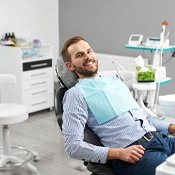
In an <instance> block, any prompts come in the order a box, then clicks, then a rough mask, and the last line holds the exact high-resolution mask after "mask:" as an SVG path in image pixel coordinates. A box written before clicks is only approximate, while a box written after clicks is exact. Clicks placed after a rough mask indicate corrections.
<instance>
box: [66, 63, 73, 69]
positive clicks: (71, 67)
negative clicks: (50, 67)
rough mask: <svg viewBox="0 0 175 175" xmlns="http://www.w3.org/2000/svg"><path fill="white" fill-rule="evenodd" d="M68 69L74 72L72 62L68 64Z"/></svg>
mask: <svg viewBox="0 0 175 175" xmlns="http://www.w3.org/2000/svg"><path fill="white" fill-rule="evenodd" d="M66 67H67V68H68V69H69V70H71V71H74V67H73V66H72V63H71V62H66Z"/></svg>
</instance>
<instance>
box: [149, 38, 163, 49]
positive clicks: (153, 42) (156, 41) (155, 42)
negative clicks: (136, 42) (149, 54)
mask: <svg viewBox="0 0 175 175" xmlns="http://www.w3.org/2000/svg"><path fill="white" fill-rule="evenodd" d="M159 45H160V38H158V37H148V38H147V40H146V46H151V47H154V46H155V47H158V46H159Z"/></svg>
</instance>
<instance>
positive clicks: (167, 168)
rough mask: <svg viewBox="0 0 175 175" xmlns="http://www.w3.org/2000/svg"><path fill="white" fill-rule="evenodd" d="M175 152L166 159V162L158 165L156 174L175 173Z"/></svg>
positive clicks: (169, 174)
mask: <svg viewBox="0 0 175 175" xmlns="http://www.w3.org/2000/svg"><path fill="white" fill-rule="evenodd" d="M174 172H175V154H173V155H171V156H170V157H168V158H167V159H166V161H165V162H163V163H162V164H160V165H159V166H157V167H156V175H174Z"/></svg>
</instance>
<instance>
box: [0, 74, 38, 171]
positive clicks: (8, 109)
mask: <svg viewBox="0 0 175 175" xmlns="http://www.w3.org/2000/svg"><path fill="white" fill-rule="evenodd" d="M14 84H16V78H15V77H14V76H13V75H10V74H0V85H14ZM27 119H28V111H27V107H26V106H24V105H22V104H11V103H4V104H3V103H0V125H3V126H2V139H3V140H2V141H1V143H2V148H1V150H0V170H5V169H8V168H11V167H14V166H21V167H22V168H24V169H26V170H28V171H31V172H34V173H38V170H37V168H36V167H34V166H33V165H32V164H30V163H29V162H28V161H29V160H31V159H32V158H35V160H37V159H38V154H37V153H36V152H30V151H29V150H27V149H25V148H23V147H11V143H10V134H9V133H10V128H9V125H10V124H17V123H19V122H23V121H25V120H27ZM22 153H23V154H22ZM21 154H22V155H23V157H22V155H21ZM21 157H22V158H21ZM24 157H25V160H24V159H23V158H24Z"/></svg>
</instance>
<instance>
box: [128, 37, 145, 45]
mask: <svg viewBox="0 0 175 175" xmlns="http://www.w3.org/2000/svg"><path fill="white" fill-rule="evenodd" d="M142 39H143V35H137V34H132V35H131V36H130V37H129V41H128V45H134V46H138V45H140V44H141V43H142Z"/></svg>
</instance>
